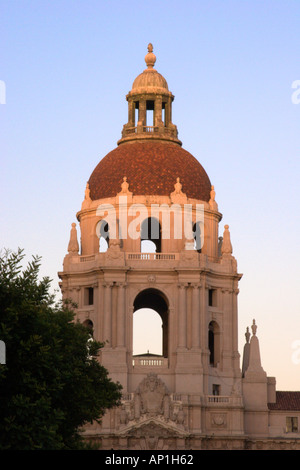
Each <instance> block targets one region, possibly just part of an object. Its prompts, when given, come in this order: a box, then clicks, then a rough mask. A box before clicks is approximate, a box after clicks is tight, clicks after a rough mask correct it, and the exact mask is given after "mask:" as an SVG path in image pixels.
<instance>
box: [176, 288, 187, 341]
mask: <svg viewBox="0 0 300 470" xmlns="http://www.w3.org/2000/svg"><path fill="white" fill-rule="evenodd" d="M178 287H179V300H178V347H179V348H181V349H186V288H185V285H184V284H180V285H179V286H178Z"/></svg>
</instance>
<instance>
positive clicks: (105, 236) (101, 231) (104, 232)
mask: <svg viewBox="0 0 300 470" xmlns="http://www.w3.org/2000/svg"><path fill="white" fill-rule="evenodd" d="M97 235H98V237H99V253H105V251H107V249H108V247H109V225H108V223H107V222H106V220H100V222H98V225H97Z"/></svg>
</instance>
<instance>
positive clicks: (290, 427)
mask: <svg viewBox="0 0 300 470" xmlns="http://www.w3.org/2000/svg"><path fill="white" fill-rule="evenodd" d="M286 432H298V418H297V417H296V416H287V417H286Z"/></svg>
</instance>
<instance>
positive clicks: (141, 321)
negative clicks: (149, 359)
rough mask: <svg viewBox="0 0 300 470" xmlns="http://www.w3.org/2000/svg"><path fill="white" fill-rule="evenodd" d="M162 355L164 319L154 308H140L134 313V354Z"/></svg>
mask: <svg viewBox="0 0 300 470" xmlns="http://www.w3.org/2000/svg"><path fill="white" fill-rule="evenodd" d="M146 354H151V355H153V354H154V355H159V356H162V319H161V317H160V315H159V314H158V313H157V312H156V311H155V310H153V309H152V308H140V309H138V310H136V311H135V312H134V315H133V355H134V356H137V355H139V356H140V355H143V356H144V355H146Z"/></svg>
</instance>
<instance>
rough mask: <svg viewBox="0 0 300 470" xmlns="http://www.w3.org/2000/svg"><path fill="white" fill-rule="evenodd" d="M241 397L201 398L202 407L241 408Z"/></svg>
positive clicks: (210, 396)
mask: <svg viewBox="0 0 300 470" xmlns="http://www.w3.org/2000/svg"><path fill="white" fill-rule="evenodd" d="M242 404H243V400H242V397H241V396H235V395H206V396H204V397H203V405H206V406H233V405H236V406H242Z"/></svg>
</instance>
